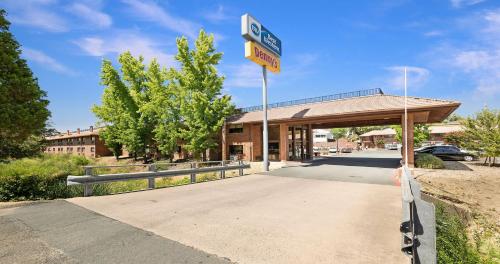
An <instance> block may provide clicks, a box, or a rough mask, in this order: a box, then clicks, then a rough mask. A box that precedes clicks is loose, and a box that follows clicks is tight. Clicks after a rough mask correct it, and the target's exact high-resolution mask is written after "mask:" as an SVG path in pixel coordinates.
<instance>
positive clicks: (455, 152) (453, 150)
mask: <svg viewBox="0 0 500 264" xmlns="http://www.w3.org/2000/svg"><path fill="white" fill-rule="evenodd" d="M423 153H427V154H431V155H434V156H436V157H438V158H440V159H442V160H465V161H473V160H477V158H478V157H477V155H476V154H474V153H471V152H466V151H462V150H460V149H459V148H457V147H456V146H452V145H440V146H429V147H423V148H419V149H416V150H415V157H418V155H419V154H423Z"/></svg>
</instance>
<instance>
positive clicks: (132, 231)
mask: <svg viewBox="0 0 500 264" xmlns="http://www.w3.org/2000/svg"><path fill="white" fill-rule="evenodd" d="M367 155H368V156H367ZM370 155H372V156H370ZM391 155H394V154H392V153H390V152H383V153H378V154H376V155H375V154H370V153H369V154H366V153H365V154H350V155H348V156H343V157H335V158H330V159H325V160H321V161H315V162H313V163H311V164H309V165H308V166H305V167H294V168H284V169H282V170H278V171H275V172H273V173H270V175H274V176H286V177H272V176H269V175H250V176H244V177H237V178H231V179H226V180H220V181H213V182H206V183H200V184H193V185H185V186H179V187H174V188H166V189H157V190H152V191H144V192H134V193H127V194H120V195H110V196H103V197H87V198H83V197H82V198H73V199H69V200H67V201H63V200H59V201H49V202H42V203H37V204H33V205H29V206H24V207H19V208H9V209H0V234H2V236H1V237H0V263H141V262H142V263H228V262H230V261H233V262H238V263H252V264H253V263H407V259H406V258H405V257H404V256H403V255H402V254H401V252H400V250H399V247H400V233H399V228H398V227H399V221H400V215H401V200H400V189H399V188H398V187H396V186H392V185H391V184H392V182H391V180H390V177H391V175H392V170H393V168H394V167H395V166H396V165H397V157H392V156H391ZM381 157H382V158H383V157H385V158H386V159H380V158H381ZM366 183H372V184H366ZM373 183H375V184H373Z"/></svg>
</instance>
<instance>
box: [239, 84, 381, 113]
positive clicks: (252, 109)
mask: <svg viewBox="0 0 500 264" xmlns="http://www.w3.org/2000/svg"><path fill="white" fill-rule="evenodd" d="M377 94H384V92H383V91H382V89H380V88H375V89H367V90H359V91H354V92H347V93H338V94H332V95H325V96H318V97H311V98H305V99H298V100H291V101H285V102H279V103H273V104H268V105H267V108H268V109H271V108H278V107H286V106H293V105H303V104H313V103H319V102H327V101H334V100H341V99H347V98H353V97H361V96H369V95H377ZM262 108H263V106H262V105H256V106H250V107H244V108H239V109H238V110H239V111H240V112H242V113H247V112H255V111H262Z"/></svg>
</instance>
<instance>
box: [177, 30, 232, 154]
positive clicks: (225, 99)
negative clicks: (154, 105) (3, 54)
mask: <svg viewBox="0 0 500 264" xmlns="http://www.w3.org/2000/svg"><path fill="white" fill-rule="evenodd" d="M177 49H178V53H177V55H176V56H175V58H176V60H177V61H179V63H180V66H181V69H180V70H176V69H171V70H170V74H171V77H172V80H171V81H172V83H173V84H174V85H176V86H177V87H178V88H177V90H178V91H179V92H180V114H181V116H182V121H183V123H184V125H183V126H182V127H181V129H180V133H181V136H182V138H183V139H184V141H185V142H184V143H185V147H186V149H187V150H188V151H191V152H193V154H194V156H195V157H196V158H199V157H200V155H201V154H205V151H206V150H207V149H211V148H215V147H216V146H217V135H218V133H219V132H220V129H221V127H222V125H223V124H224V121H225V119H226V118H227V117H228V116H229V115H231V114H232V113H233V111H234V105H233V104H232V103H231V97H230V96H228V95H222V94H221V90H222V84H223V82H224V77H223V76H220V75H219V74H218V73H217V69H216V68H215V66H216V65H218V64H219V61H220V60H221V58H222V53H220V52H216V51H215V47H214V36H213V34H210V35H208V34H206V33H205V31H203V30H201V31H200V34H199V35H198V38H197V39H196V41H195V45H194V49H193V50H191V49H190V48H189V45H188V40H187V39H186V38H185V37H182V38H178V39H177ZM204 158H205V155H203V159H204Z"/></svg>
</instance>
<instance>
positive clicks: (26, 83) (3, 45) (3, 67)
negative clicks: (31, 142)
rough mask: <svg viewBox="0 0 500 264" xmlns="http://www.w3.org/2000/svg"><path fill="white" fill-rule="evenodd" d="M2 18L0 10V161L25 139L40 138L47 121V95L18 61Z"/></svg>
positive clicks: (2, 12)
mask: <svg viewBox="0 0 500 264" xmlns="http://www.w3.org/2000/svg"><path fill="white" fill-rule="evenodd" d="M5 16H6V12H5V10H3V9H0V158H5V157H9V156H11V155H12V153H11V150H12V149H16V148H17V146H20V145H21V144H22V143H23V142H24V141H25V140H27V139H28V138H32V137H33V136H35V137H36V136H40V135H41V134H42V133H43V131H44V128H45V125H46V122H47V120H48V118H49V117H50V112H49V110H48V109H47V106H48V104H49V101H48V100H47V99H46V96H47V94H46V92H45V91H43V90H42V89H40V87H39V86H38V81H37V79H36V78H35V77H34V76H33V73H32V72H31V70H30V69H29V67H28V65H27V64H26V61H25V60H23V59H21V58H20V54H21V49H20V45H19V43H18V42H17V41H16V40H15V39H14V36H13V35H12V33H10V32H9V26H10V23H9V21H7V19H6V18H5Z"/></svg>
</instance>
